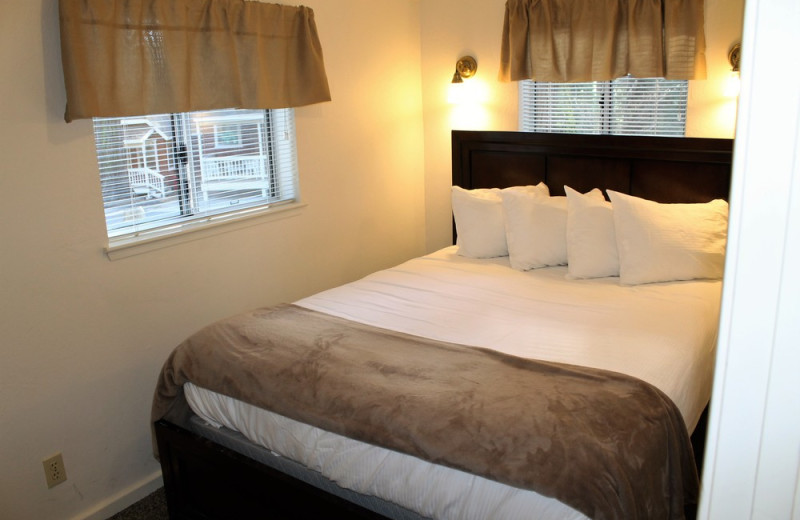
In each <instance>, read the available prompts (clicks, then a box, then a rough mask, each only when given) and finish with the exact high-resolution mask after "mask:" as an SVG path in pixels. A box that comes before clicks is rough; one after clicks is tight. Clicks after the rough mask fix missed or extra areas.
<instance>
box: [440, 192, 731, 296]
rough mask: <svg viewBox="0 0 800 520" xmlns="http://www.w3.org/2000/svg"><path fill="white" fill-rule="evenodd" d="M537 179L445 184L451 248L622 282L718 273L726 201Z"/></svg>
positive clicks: (575, 275)
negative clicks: (670, 198)
mask: <svg viewBox="0 0 800 520" xmlns="http://www.w3.org/2000/svg"><path fill="white" fill-rule="evenodd" d="M564 190H565V192H566V196H565V197H551V196H550V190H549V189H548V187H547V186H546V185H545V184H544V183H539V184H538V185H536V186H515V187H512V188H505V189H497V188H492V189H476V190H465V189H463V188H460V187H458V186H453V188H452V202H453V215H454V217H455V222H456V231H457V233H458V241H457V245H458V253H459V254H460V255H462V256H467V257H471V258H492V257H498V256H508V257H509V260H510V262H511V267H513V268H514V269H518V270H521V271H526V270H529V269H536V268H540V267H548V266H555V265H566V266H567V273H568V274H567V276H568V277H569V278H575V279H581V278H602V277H607V276H618V277H619V279H620V283H621V284H623V285H637V284H643V283H653V282H668V281H676V280H693V279H702V278H711V279H714V278H721V277H722V271H723V267H724V258H725V242H726V234H727V227H728V203H727V202H725V201H724V200H713V201H711V202H708V203H705V204H661V203H658V202H653V201H650V200H646V199H642V198H639V197H634V196H631V195H626V194H623V193H618V192H616V191H612V190H606V192H607V193H608V197H609V199H611V202H608V201H606V200H605V197H604V196H603V193H602V192H601V191H600V190H599V189H594V190H592V191H590V192H588V193H579V192H577V191H575V190H573V189H571V188H570V187H568V186H565V187H564Z"/></svg>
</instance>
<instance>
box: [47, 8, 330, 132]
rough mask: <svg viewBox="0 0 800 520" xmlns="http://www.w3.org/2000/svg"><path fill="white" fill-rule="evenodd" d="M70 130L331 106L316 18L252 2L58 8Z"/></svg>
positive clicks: (305, 10) (310, 13) (301, 11)
mask: <svg viewBox="0 0 800 520" xmlns="http://www.w3.org/2000/svg"><path fill="white" fill-rule="evenodd" d="M60 20H61V58H62V62H63V65H64V83H65V86H66V90H67V109H66V113H65V115H64V118H65V119H66V120H67V121H71V120H73V119H78V118H89V117H98V116H99V117H121V116H131V115H145V114H161V113H169V112H190V111H197V110H212V109H221V108H264V109H267V108H287V107H295V106H302V105H307V104H310V103H317V102H321V101H330V99H331V97H330V91H329V89H328V80H327V76H326V74H325V66H324V63H323V59H322V48H321V46H320V42H319V37H318V35H317V28H316V24H315V22H314V12H313V11H312V10H311V9H309V8H307V7H294V6H284V5H277V4H267V3H261V2H257V1H244V0H60Z"/></svg>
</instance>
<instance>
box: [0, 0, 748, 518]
mask: <svg viewBox="0 0 800 520" xmlns="http://www.w3.org/2000/svg"><path fill="white" fill-rule="evenodd" d="M742 1H743V0H731V1H728V0H707V2H706V3H707V11H708V14H707V20H708V23H707V35H708V37H709V40H710V41H709V71H710V73H711V75H712V77H711V80H710V81H708V82H706V83H703V84H702V87H698V86H697V85H698V84H693V85H692V90H691V99H690V103H691V105H690V114H689V121H688V127H689V131H690V134H691V135H706V136H730V135H732V132H733V118H732V116H730V115H729V114H730V113H732V112H730V113H729V112H725V110H726V108H725V107H726V106H732V104H731V102H730V101H727V100H726V99H724V98H723V96H722V95H721V94H720V93H719V92H720V88H718V86H715V85H716V84H718V83H720V81H721V80H720V79H719V77H720V76H721V75H722V74H723V72H725V71H724V68H725V67H724V63H723V61H724V54H725V52H726V51H727V47H728V46H729V45H730V43H732V42H733V41H735V40H737V39H738V34H739V28H740V26H741V22H740V18H741V4H742ZM289 3H300V2H289ZM303 3H305V4H306V5H309V6H311V7H312V8H314V10H315V12H316V19H317V24H318V27H319V31H320V37H321V40H322V44H323V47H324V50H325V61H326V65H327V69H328V75H329V80H330V84H331V91H332V95H333V99H334V101H333V102H331V103H326V104H322V105H318V106H312V107H304V108H300V109H298V110H297V112H296V118H297V133H298V155H299V161H300V175H301V190H302V197H303V200H304V202H306V203H307V204H308V206H307V207H306V208H305V209H304V210H302V211H301V212H300V214H299V215H298V216H295V217H291V218H288V219H283V220H278V221H273V222H261V221H257V222H255V223H253V225H248V226H244V227H237V228H235V229H233V230H230V231H228V232H224V233H219V234H215V235H213V236H210V237H204V238H201V239H198V240H193V241H189V242H185V243H182V244H178V245H174V246H171V247H168V248H164V249H159V250H157V251H153V252H149V253H145V254H142V255H138V256H133V257H130V258H125V259H121V260H116V261H113V262H112V261H109V260H108V259H107V258H106V257H105V256H104V255H103V253H102V247H103V246H104V243H105V228H104V223H103V213H102V207H101V198H100V189H99V182H98V174H97V165H96V160H95V157H94V143H93V138H92V132H91V124H90V123H88V122H86V121H79V122H75V123H71V124H69V125H68V124H65V123H64V122H63V119H62V114H63V108H64V91H63V85H62V78H61V68H60V61H59V60H60V54H59V38H58V22H57V0H42V1H40V2H31V1H29V0H3V2H1V3H0V66H2V74H1V75H0V78H2V79H0V123H2V125H0V158H2V160H0V196H2V197H3V200H2V203H0V338H2V339H0V446H2V447H1V448H0V516H2V517H3V518H5V517H8V518H15V519H37V520H39V519H50V518H52V519H60V518H86V517H92V518H105V516H106V515H107V514H110V513H113V512H115V511H116V510H117V509H118V508H119V507H121V506H122V505H125V504H126V503H127V502H129V501H131V500H133V499H135V498H136V497H137V496H139V495H141V494H142V493H144V492H146V491H148V490H150V489H152V488H153V487H154V486H157V485H158V465H157V464H156V462H155V461H154V460H153V458H152V457H151V456H150V452H149V449H150V439H149V434H150V432H149V429H148V426H147V422H148V414H149V405H150V399H151V395H152V390H153V387H154V384H155V379H156V376H157V372H158V369H159V367H160V366H161V364H162V362H163V361H164V359H165V357H166V356H167V354H168V352H169V351H170V350H171V349H172V347H173V346H174V345H175V344H177V343H178V342H179V341H181V340H182V339H183V338H185V337H186V336H187V335H188V334H189V333H191V332H192V331H193V330H195V329H196V328H198V327H199V326H201V325H203V324H205V323H207V322H209V321H211V320H214V319H217V318H220V317H223V316H226V315H229V314H231V313H234V312H237V311H240V310H244V309H248V308H252V307H256V306H260V305H268V304H272V303H276V302H280V301H291V300H294V299H296V298H298V297H301V296H303V295H306V294H309V293H312V292H314V291H317V290H320V289H323V288H326V287H330V286H334V285H337V284H340V283H342V282H345V281H348V280H352V279H354V278H356V277H359V276H361V275H363V274H366V273H368V272H370V271H373V270H376V269H379V268H383V267H386V266H389V265H392V264H395V263H397V262H400V261H402V260H405V259H407V258H409V257H412V256H415V255H418V254H421V253H423V252H425V251H426V250H432V249H435V248H438V247H440V246H443V245H446V244H448V243H449V241H450V203H449V184H450V140H449V135H450V129H451V128H453V127H475V128H482V129H498V130H514V129H516V124H517V123H516V121H517V115H516V106H517V92H516V86H514V85H513V84H500V83H497V82H496V81H495V77H496V73H497V70H498V66H499V64H498V56H499V34H500V30H501V27H502V10H503V5H504V0H422V1H419V0H381V1H380V2H375V1H374V0H307V1H305V2H303ZM464 54H472V55H474V56H475V57H476V58H477V59H478V62H479V70H478V75H477V76H476V78H475V79H474V80H473V83H474V85H478V86H480V88H481V89H483V93H482V94H480V93H479V94H480V95H482V96H483V98H482V100H481V101H480V106H478V107H477V108H478V110H477V116H478V117H477V119H475V120H474V121H473V120H471V119H470V118H473V117H475V114H476V112H475V111H474V110H467V111H466V119H465V113H462V112H461V111H460V109H457V108H456V107H455V106H453V105H449V104H448V103H447V101H446V98H447V88H448V83H449V81H450V77H451V75H452V73H453V68H454V65H455V61H456V59H457V58H458V57H459V56H461V55H464ZM720 71H722V72H720ZM473 108H475V107H473ZM475 121H477V122H475ZM56 451H61V452H63V454H64V462H65V465H66V469H67V473H68V476H69V480H68V481H67V482H66V483H65V484H63V485H61V486H58V487H56V488H53V489H51V490H48V489H47V488H46V486H45V484H44V476H43V471H42V466H41V460H42V459H43V458H44V457H47V456H49V455H51V454H52V453H54V452H56ZM104 508H105V509H104ZM93 512H96V514H94V515H93V514H92V513H93Z"/></svg>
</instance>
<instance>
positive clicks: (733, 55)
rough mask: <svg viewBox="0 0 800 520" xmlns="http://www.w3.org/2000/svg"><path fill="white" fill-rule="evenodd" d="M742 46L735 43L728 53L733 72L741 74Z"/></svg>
mask: <svg viewBox="0 0 800 520" xmlns="http://www.w3.org/2000/svg"><path fill="white" fill-rule="evenodd" d="M741 53H742V44H741V43H735V44H734V45H733V47H731V49H730V50H729V51H728V63H730V64H731V70H732V71H733V72H739V59H740V58H741Z"/></svg>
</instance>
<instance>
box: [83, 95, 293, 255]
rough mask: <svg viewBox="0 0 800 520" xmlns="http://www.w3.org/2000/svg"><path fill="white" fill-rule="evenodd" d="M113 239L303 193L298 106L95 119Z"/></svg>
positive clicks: (234, 213)
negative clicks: (296, 126) (299, 183)
mask: <svg viewBox="0 0 800 520" xmlns="http://www.w3.org/2000/svg"><path fill="white" fill-rule="evenodd" d="M94 135H95V144H96V147H97V160H98V164H99V166H100V183H101V188H102V193H103V205H104V208H105V218H106V228H107V230H108V238H109V245H114V244H115V243H123V242H125V243H127V242H130V241H136V240H137V239H143V238H148V237H151V236H159V235H164V234H172V233H176V232H180V231H182V230H184V229H187V228H189V227H194V226H197V225H198V224H202V223H206V222H211V221H219V220H224V219H231V218H238V217H242V216H245V215H250V214H252V213H254V212H256V211H260V210H263V209H264V208H267V207H273V206H275V205H278V204H286V203H290V202H294V201H295V200H296V198H297V154H296V146H295V132H294V112H293V111H292V109H280V110H234V109H230V110H214V111H209V112H191V113H183V114H159V115H149V116H141V117H121V118H120V117H113V118H94Z"/></svg>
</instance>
